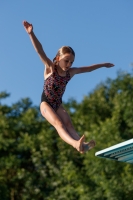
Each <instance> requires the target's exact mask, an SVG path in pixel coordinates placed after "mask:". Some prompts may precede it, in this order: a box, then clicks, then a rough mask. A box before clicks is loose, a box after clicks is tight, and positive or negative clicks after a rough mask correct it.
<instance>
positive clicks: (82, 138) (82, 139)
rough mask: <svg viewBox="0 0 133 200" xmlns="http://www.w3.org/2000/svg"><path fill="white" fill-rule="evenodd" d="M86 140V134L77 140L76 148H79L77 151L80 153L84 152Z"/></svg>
mask: <svg viewBox="0 0 133 200" xmlns="http://www.w3.org/2000/svg"><path fill="white" fill-rule="evenodd" d="M84 140H85V136H84V135H83V136H82V137H81V138H80V139H79V140H78V141H76V142H75V148H76V149H77V151H79V152H80V153H83V152H84V149H83V143H84Z"/></svg>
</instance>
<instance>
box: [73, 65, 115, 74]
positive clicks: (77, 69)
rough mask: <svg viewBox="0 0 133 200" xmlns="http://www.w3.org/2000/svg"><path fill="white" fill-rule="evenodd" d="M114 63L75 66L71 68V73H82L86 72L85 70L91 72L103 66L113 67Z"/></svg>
mask: <svg viewBox="0 0 133 200" xmlns="http://www.w3.org/2000/svg"><path fill="white" fill-rule="evenodd" d="M113 66H114V64H112V63H101V64H95V65H91V66H86V67H79V68H78V67H73V68H71V69H70V73H71V76H74V75H75V74H80V73H85V72H91V71H94V70H96V69H99V68H101V67H107V68H110V67H113Z"/></svg>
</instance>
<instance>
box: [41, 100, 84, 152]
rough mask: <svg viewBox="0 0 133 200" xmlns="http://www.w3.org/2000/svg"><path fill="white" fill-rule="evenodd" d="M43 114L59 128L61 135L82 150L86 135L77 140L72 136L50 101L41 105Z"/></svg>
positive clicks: (67, 141)
mask: <svg viewBox="0 0 133 200" xmlns="http://www.w3.org/2000/svg"><path fill="white" fill-rule="evenodd" d="M40 110H41V114H42V115H43V117H44V118H45V119H46V120H47V121H48V122H49V123H50V124H51V125H52V126H54V127H55V129H56V130H57V132H58V134H59V135H60V137H61V138H62V139H63V140H64V141H65V142H66V143H68V144H70V145H71V146H73V147H74V148H76V149H77V150H78V151H80V152H82V146H83V142H84V136H83V137H81V138H79V140H75V139H74V138H72V137H71V136H70V135H69V133H68V131H67V129H66V127H65V126H64V124H63V121H62V120H61V118H60V116H59V115H58V114H57V113H56V112H55V111H54V110H53V109H52V108H51V107H50V106H49V104H48V103H46V102H42V103H41V105H40Z"/></svg>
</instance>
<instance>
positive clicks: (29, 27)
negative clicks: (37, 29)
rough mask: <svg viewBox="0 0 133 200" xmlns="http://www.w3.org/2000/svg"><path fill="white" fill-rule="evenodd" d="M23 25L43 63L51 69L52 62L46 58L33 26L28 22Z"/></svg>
mask: <svg viewBox="0 0 133 200" xmlns="http://www.w3.org/2000/svg"><path fill="white" fill-rule="evenodd" d="M23 25H24V28H25V30H26V32H27V33H28V34H29V37H30V39H31V42H32V44H33V47H34V48H35V50H36V52H37V53H38V54H39V56H40V58H41V60H42V62H43V63H44V64H45V65H46V66H49V67H50V66H52V61H51V60H50V59H49V58H48V57H47V56H46V54H45V52H44V50H43V47H42V45H41V43H40V42H39V40H38V39H37V37H36V36H35V34H34V32H33V26H32V24H30V23H28V22H27V21H24V22H23Z"/></svg>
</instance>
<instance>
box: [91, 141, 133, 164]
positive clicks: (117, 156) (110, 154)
mask: <svg viewBox="0 0 133 200" xmlns="http://www.w3.org/2000/svg"><path fill="white" fill-rule="evenodd" d="M95 156H98V157H101V158H107V159H111V160H116V161H120V162H126V163H132V164H133V139H130V140H127V141H125V142H121V143H119V144H116V145H114V146H111V147H109V148H106V149H103V150H101V151H98V152H96V153H95Z"/></svg>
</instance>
